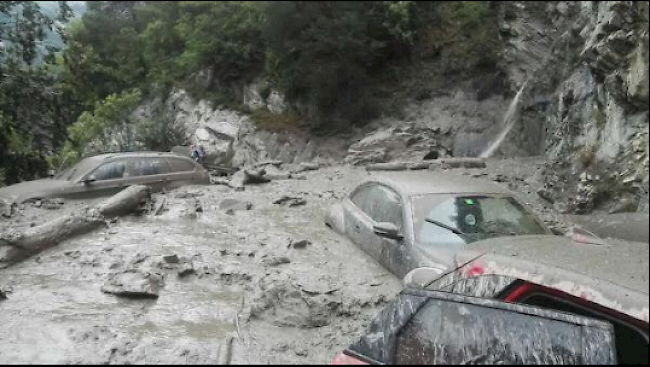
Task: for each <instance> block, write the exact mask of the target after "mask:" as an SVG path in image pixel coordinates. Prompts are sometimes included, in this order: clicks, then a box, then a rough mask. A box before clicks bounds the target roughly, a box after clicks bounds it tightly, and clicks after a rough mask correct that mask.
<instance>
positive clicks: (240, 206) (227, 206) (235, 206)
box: [219, 199, 253, 212]
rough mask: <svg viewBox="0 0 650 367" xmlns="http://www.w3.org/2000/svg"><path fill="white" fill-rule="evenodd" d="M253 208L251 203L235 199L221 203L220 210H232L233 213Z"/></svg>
mask: <svg viewBox="0 0 650 367" xmlns="http://www.w3.org/2000/svg"><path fill="white" fill-rule="evenodd" d="M252 208H253V204H252V203H249V202H243V201H239V200H235V199H224V200H223V201H221V203H220V204H219V209H221V210H226V211H228V210H231V211H233V212H234V211H237V210H251V209H252Z"/></svg>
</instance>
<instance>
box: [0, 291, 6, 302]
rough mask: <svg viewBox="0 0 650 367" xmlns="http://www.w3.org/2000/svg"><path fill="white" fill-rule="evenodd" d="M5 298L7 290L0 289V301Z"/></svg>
mask: <svg viewBox="0 0 650 367" xmlns="http://www.w3.org/2000/svg"><path fill="white" fill-rule="evenodd" d="M6 299H7V292H5V291H3V290H2V289H0V301H4V300H6Z"/></svg>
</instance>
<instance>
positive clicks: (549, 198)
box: [537, 189, 555, 204]
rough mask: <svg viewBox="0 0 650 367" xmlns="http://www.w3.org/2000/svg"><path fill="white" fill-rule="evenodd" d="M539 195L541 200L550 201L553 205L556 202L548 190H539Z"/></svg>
mask: <svg viewBox="0 0 650 367" xmlns="http://www.w3.org/2000/svg"><path fill="white" fill-rule="evenodd" d="M537 195H539V197H540V198H542V199H544V200H546V201H548V202H549V203H551V204H553V203H555V200H553V195H552V194H551V192H550V191H548V190H547V189H539V190H537Z"/></svg>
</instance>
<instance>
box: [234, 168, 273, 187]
mask: <svg viewBox="0 0 650 367" xmlns="http://www.w3.org/2000/svg"><path fill="white" fill-rule="evenodd" d="M265 174H266V170H265V169H263V168H261V169H255V170H251V169H242V170H239V171H237V172H236V173H235V174H234V175H232V178H231V179H230V186H231V187H233V188H236V189H239V188H243V187H244V186H245V185H248V184H262V183H267V182H269V181H270V180H269V179H268V178H266V177H264V175H265Z"/></svg>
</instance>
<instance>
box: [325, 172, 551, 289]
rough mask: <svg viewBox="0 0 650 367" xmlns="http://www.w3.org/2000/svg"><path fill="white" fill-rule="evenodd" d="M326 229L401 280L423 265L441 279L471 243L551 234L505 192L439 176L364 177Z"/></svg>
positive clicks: (484, 183) (331, 214) (465, 179)
mask: <svg viewBox="0 0 650 367" xmlns="http://www.w3.org/2000/svg"><path fill="white" fill-rule="evenodd" d="M325 223H326V224H327V225H328V226H330V227H331V228H333V229H334V230H336V231H337V232H339V233H341V234H343V235H345V236H346V237H348V238H349V239H350V240H352V242H354V243H355V244H356V245H357V246H359V247H360V248H361V249H362V250H363V251H364V252H366V253H367V254H368V255H370V256H371V257H372V258H374V259H375V260H376V261H378V262H379V263H380V264H381V265H383V266H384V267H385V268H387V269H388V270H390V271H391V272H392V273H393V274H395V275H397V276H398V277H400V278H401V277H404V275H406V274H407V273H408V272H409V271H410V270H412V269H414V268H418V267H423V266H427V267H430V268H436V269H438V271H439V272H443V271H445V270H447V269H448V267H449V266H450V265H451V261H452V259H453V256H454V254H456V253H457V252H458V251H461V250H463V249H465V248H466V247H467V246H468V244H471V243H473V242H476V241H480V240H483V239H487V238H494V237H504V236H513V235H516V236H520V235H551V234H552V232H551V231H550V230H549V229H548V228H547V227H546V226H545V225H544V223H543V222H542V221H541V219H540V218H538V217H537V216H536V215H535V214H534V213H533V212H532V211H531V210H530V209H529V208H527V207H526V205H524V204H523V203H521V202H520V201H519V200H518V199H517V198H516V197H515V195H514V194H513V193H511V192H510V191H508V190H506V189H504V188H503V187H501V186H499V185H496V184H493V183H491V182H487V181H481V180H475V179H471V178H468V177H463V176H458V175H453V174H446V173H438V172H435V173H434V172H410V173H408V172H398V173H386V174H382V175H375V176H373V177H370V178H368V179H366V180H364V181H363V182H361V183H360V184H359V185H358V186H356V188H354V189H353V190H352V191H351V192H350V193H349V194H348V195H347V196H346V197H345V198H344V199H343V200H342V202H341V203H337V204H335V205H333V206H332V208H331V209H330V210H329V212H328V213H327V215H326V218H325Z"/></svg>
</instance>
